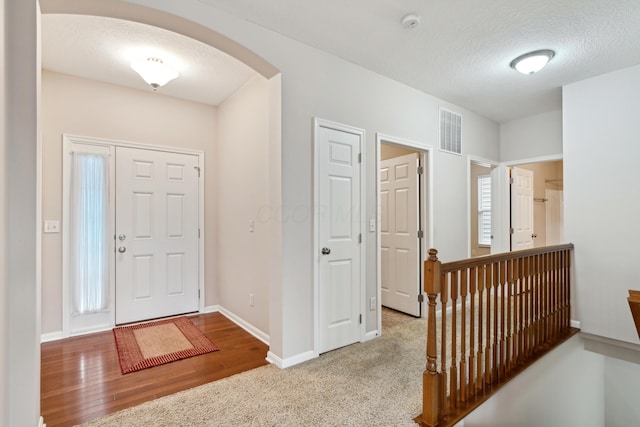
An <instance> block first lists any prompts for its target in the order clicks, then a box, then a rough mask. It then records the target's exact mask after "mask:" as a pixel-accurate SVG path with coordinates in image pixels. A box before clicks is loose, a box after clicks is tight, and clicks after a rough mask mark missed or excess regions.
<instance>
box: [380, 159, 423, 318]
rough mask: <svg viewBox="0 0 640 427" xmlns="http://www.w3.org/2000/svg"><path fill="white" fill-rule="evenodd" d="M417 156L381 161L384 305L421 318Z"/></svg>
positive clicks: (381, 253)
mask: <svg viewBox="0 0 640 427" xmlns="http://www.w3.org/2000/svg"><path fill="white" fill-rule="evenodd" d="M418 180H419V174H418V154H417V153H412V154H407V155H404V156H400V157H395V158H392V159H387V160H383V161H381V162H380V210H381V213H380V237H381V244H380V259H381V263H382V265H381V272H382V280H381V282H382V284H381V288H382V305H383V306H385V307H389V308H392V309H394V310H398V311H402V312H404V313H407V314H411V315H412V316H420V302H419V301H418V295H420V274H419V268H420V259H419V258H420V250H419V249H420V246H419V245H420V240H419V238H418V228H419V197H418V188H419V187H418Z"/></svg>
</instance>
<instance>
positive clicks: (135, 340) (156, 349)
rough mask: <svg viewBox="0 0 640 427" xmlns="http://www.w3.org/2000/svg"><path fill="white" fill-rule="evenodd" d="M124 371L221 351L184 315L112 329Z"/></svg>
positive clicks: (125, 372)
mask: <svg viewBox="0 0 640 427" xmlns="http://www.w3.org/2000/svg"><path fill="white" fill-rule="evenodd" d="M113 336H114V337H115V339H116V348H117V350H118V359H119V360H120V370H121V371H122V373H123V374H128V373H130V372H135V371H139V370H142V369H146V368H150V367H152V366H158V365H162V364H165V363H169V362H174V361H176V360H180V359H186V358H188V357H193V356H197V355H200V354H205V353H211V352H212V351H218V350H220V349H219V348H218V347H217V346H216V345H215V344H214V343H212V342H211V341H210V340H209V338H207V337H206V336H205V335H204V334H203V333H202V332H201V331H200V329H198V327H197V326H196V325H194V324H193V322H191V320H189V319H188V318H187V317H178V318H175V319H168V320H160V321H157V322H151V323H142V324H139V325H132V326H121V327H118V328H114V329H113Z"/></svg>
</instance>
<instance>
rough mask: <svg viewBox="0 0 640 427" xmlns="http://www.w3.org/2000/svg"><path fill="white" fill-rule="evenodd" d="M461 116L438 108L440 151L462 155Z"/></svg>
mask: <svg viewBox="0 0 640 427" xmlns="http://www.w3.org/2000/svg"><path fill="white" fill-rule="evenodd" d="M461 134H462V116H461V115H460V114H456V113H454V112H453V111H449V110H445V109H444V108H440V150H442V151H446V152H447V153H453V154H462V138H461Z"/></svg>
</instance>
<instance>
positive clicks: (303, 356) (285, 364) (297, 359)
mask: <svg viewBox="0 0 640 427" xmlns="http://www.w3.org/2000/svg"><path fill="white" fill-rule="evenodd" d="M316 357H318V356H317V354H316V352H315V351H307V352H304V353H300V354H298V355H296V356H293V357H287V358H286V359H281V358H280V357H278V356H276V355H275V354H274V353H272V352H270V351H269V352H267V357H266V360H267V362H269V363H271V364H272V365H275V366H277V367H278V368H280V369H286V368H289V367H291V366H294V365H299V364H300V363H303V362H306V361H308V360H311V359H315V358H316Z"/></svg>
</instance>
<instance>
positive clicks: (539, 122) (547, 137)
mask: <svg viewBox="0 0 640 427" xmlns="http://www.w3.org/2000/svg"><path fill="white" fill-rule="evenodd" d="M559 154H562V111H560V110H555V111H548V112H546V113H541V114H536V115H534V116H528V117H524V118H521V119H516V120H511V121H508V122H504V123H501V124H500V161H501V162H508V161H512V160H525V159H533V158H538V157H545V156H556V155H559Z"/></svg>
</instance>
